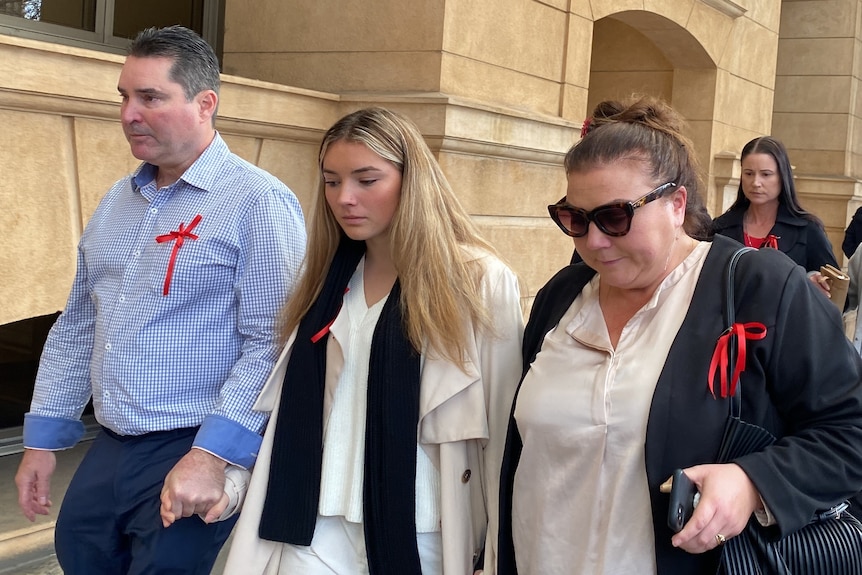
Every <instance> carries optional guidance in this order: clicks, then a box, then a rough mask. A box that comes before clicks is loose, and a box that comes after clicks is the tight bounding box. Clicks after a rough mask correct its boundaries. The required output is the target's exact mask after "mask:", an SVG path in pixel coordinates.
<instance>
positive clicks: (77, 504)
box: [54, 428, 237, 575]
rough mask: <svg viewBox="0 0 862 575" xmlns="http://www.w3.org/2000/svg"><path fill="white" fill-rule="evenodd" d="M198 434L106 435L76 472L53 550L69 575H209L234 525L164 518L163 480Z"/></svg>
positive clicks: (105, 432)
mask: <svg viewBox="0 0 862 575" xmlns="http://www.w3.org/2000/svg"><path fill="white" fill-rule="evenodd" d="M196 433H197V428H186V429H176V430H172V431H159V432H154V433H148V434H146V435H142V436H119V435H116V434H115V433H113V432H111V431H109V430H107V429H103V430H102V431H101V432H100V433H99V434H98V436H97V437H96V439H95V441H94V442H93V445H92V446H91V447H90V451H89V452H88V453H87V455H85V456H84V460H83V461H82V462H81V465H80V467H78V470H77V471H76V472H75V475H74V477H73V478H72V482H71V483H70V484H69V489H68V490H67V491H66V495H65V497H64V499H63V503H62V505H61V507H60V512H59V514H58V517H57V526H56V530H55V535H54V544H55V547H56V551H57V559H58V561H59V563H60V567H62V569H63V572H64V573H65V574H66V575H151V574H164V575H169V574H177V575H180V574H183V575H207V574H209V573H210V571H211V570H212V566H213V564H214V563H215V560H216V557H217V556H218V552H219V550H220V549H221V546H222V545H223V544H224V542H225V540H226V539H227V538H228V535H230V532H231V529H233V526H234V523H236V519H237V518H236V517H233V518H231V519H229V520H228V521H223V522H219V523H212V524H210V525H207V524H206V523H204V522H203V521H202V520H201V519H200V518H199V517H198V516H196V515H195V516H192V517H185V518H182V519H179V520H178V521H176V522H174V524H173V525H171V526H170V527H168V528H167V529H166V528H164V527H162V521H161V518H160V516H159V506H160V504H161V502H160V500H159V496H160V494H161V490H162V486H163V484H164V480H165V476H166V475H167V474H168V472H169V471H170V470H171V468H173V466H174V465H175V464H176V463H177V461H179V460H180V458H182V456H183V455H185V454H186V453H188V451H189V449H190V448H191V446H192V442H193V441H194V437H195V434H196Z"/></svg>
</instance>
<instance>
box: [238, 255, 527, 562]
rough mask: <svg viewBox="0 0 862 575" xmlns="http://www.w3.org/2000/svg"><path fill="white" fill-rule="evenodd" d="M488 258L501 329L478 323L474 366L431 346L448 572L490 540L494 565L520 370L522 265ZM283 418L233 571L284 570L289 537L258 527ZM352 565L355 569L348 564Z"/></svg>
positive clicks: (428, 440)
mask: <svg viewBox="0 0 862 575" xmlns="http://www.w3.org/2000/svg"><path fill="white" fill-rule="evenodd" d="M475 259H481V260H482V264H483V265H484V267H485V274H484V276H483V279H482V293H483V296H484V298H485V300H486V302H487V306H488V310H489V312H490V318H491V321H492V322H493V330H494V333H493V334H484V333H480V332H478V331H477V330H474V329H472V326H471V327H470V329H469V331H470V333H471V337H470V338H469V340H468V345H467V349H466V350H465V351H466V353H465V357H466V358H467V364H466V373H465V372H464V371H462V370H461V369H459V368H458V367H457V366H456V365H454V364H452V363H451V362H449V361H445V360H443V359H440V358H439V357H435V355H434V354H431V353H426V352H423V354H422V363H421V375H420V396H419V430H418V438H419V443H420V445H421V446H422V448H423V449H424V450H425V451H426V453H428V455H429V457H430V458H431V460H432V461H433V462H434V464H435V465H436V466H437V468H438V469H439V471H440V498H441V502H440V517H441V523H442V545H443V574H444V575H467V574H472V572H473V571H472V565H473V561H474V558H475V557H476V554H477V553H479V552H481V550H482V548H483V547H484V548H485V573H486V574H487V575H493V574H494V573H495V566H496V558H497V553H496V549H497V506H498V501H499V496H498V493H499V473H500V464H501V461H502V455H503V446H504V444H505V441H506V426H507V424H508V418H509V411H510V409H511V405H512V397H513V395H514V392H515V388H516V386H517V384H518V381H519V379H520V376H521V338H522V335H523V316H522V313H521V307H520V291H519V288H518V280H517V278H516V276H515V275H514V273H512V271H511V270H510V269H509V268H507V267H506V266H505V265H504V264H503V263H502V262H501V261H499V260H498V259H497V258H495V257H493V256H490V255H487V254H484V253H478V254H476V258H475ZM341 320H342V316H341V315H339V317H338V318H336V320H335V322H334V323H333V324H332V326H331V327H330V334H331V336H332V337H330V338H329V341H328V344H327V369H326V392H325V398H324V425H326V422H327V420H328V415H329V410H330V408H331V405H332V397H333V395H334V391H335V386H336V384H337V382H338V376H339V374H340V373H341V369H342V367H343V365H344V360H343V357H342V353H341V347H340V345H339V344H338V342H339V340H343V339H344V334H345V331H346V329H347V326H346V325H345V324H346V321H341ZM295 336H296V332H295V331H294V333H293V334H292V335H291V337H290V339H289V340H288V342H287V345H286V346H285V350H284V351H283V352H282V354H281V357H280V358H279V360H278V362H277V364H276V366H275V368H274V369H273V372H272V374H271V375H270V377H269V380H268V381H267V383H266V385H265V386H264V388H263V390H262V391H261V394H260V396H259V398H258V400H257V403H256V404H255V409H256V410H259V411H270V412H271V414H272V418H271V420H270V421H275V417H277V415H278V403H279V400H280V396H281V385H282V381H283V379H284V373H285V370H286V368H287V360H288V358H289V357H290V352H291V349H292V344H293V340H294V338H295ZM274 430H275V425H269V426H268V427H267V430H266V433H265V434H264V438H263V444H262V445H261V449H260V453H259V455H258V458H257V463H256V465H255V468H254V472H253V474H252V478H251V482H250V486H249V491H248V494H247V496H246V500H245V503H244V506H243V510H242V514H241V515H240V518H239V522H238V523H237V526H236V529H235V531H234V536H233V543H232V544H231V548H230V551H229V555H228V560H227V565H226V567H225V571H224V574H225V575H258V574H260V575H277V574H278V564H279V561H280V549H281V545H282V544H281V543H276V542H273V541H267V540H263V539H260V538H259V537H258V526H259V524H260V516H261V512H262V509H263V505H264V499H265V496H266V488H267V483H268V480H269V463H270V456H271V453H272V441H273V433H274ZM345 575H347V574H345Z"/></svg>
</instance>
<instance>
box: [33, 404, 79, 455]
mask: <svg viewBox="0 0 862 575" xmlns="http://www.w3.org/2000/svg"><path fill="white" fill-rule="evenodd" d="M83 436H84V424H83V423H81V420H79V419H66V418H63V417H49V416H47V415H38V414H35V413H26V414H24V447H26V448H27V449H42V450H47V451H59V450H61V449H70V448H72V447H75V445H76V444H77V443H78V442H79V441H80V440H81V437H83Z"/></svg>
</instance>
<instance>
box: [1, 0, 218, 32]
mask: <svg viewBox="0 0 862 575" xmlns="http://www.w3.org/2000/svg"><path fill="white" fill-rule="evenodd" d="M0 1H2V0H0ZM203 18H204V0H147V1H146V2H141V0H114V36H117V37H120V38H134V37H135V35H137V33H138V32H140V31H141V30H142V29H144V28H148V27H150V26H157V27H161V26H170V25H172V24H179V25H181V26H185V27H186V28H191V29H192V30H195V31H196V32H198V33H201V32H202V30H203Z"/></svg>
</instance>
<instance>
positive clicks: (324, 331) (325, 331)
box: [311, 288, 350, 343]
mask: <svg viewBox="0 0 862 575" xmlns="http://www.w3.org/2000/svg"><path fill="white" fill-rule="evenodd" d="M349 291H350V288H346V289H345V290H344V293H345V294H347V292H349ZM338 313H341V308H340V307H339V308H338ZM338 313H337V314H335V317H334V318H332V320H330V322H329V323H328V324H326V325H325V326H323V329H321V330H320V331H319V332H317V333H316V334H314V335H313V336H311V343H317V342H318V341H320V339H321V338H322V337H323V336H325V335H326V334H328V333H329V328H331V327H332V324H334V323H335V320H336V319H338Z"/></svg>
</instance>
